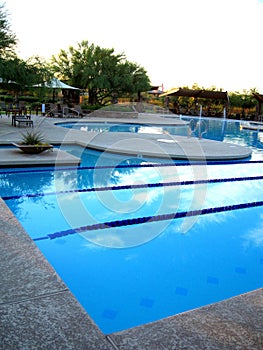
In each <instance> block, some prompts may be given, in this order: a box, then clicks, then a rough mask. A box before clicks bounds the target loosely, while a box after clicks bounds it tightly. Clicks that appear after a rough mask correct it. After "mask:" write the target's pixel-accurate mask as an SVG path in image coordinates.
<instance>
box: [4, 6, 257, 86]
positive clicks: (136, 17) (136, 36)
mask: <svg viewBox="0 0 263 350" xmlns="http://www.w3.org/2000/svg"><path fill="white" fill-rule="evenodd" d="M3 1H4V4H5V9H6V10H7V12H8V21H9V23H10V25H11V30H12V32H14V33H15V34H16V36H17V39H18V47H17V50H16V52H17V54H18V56H19V57H20V58H23V59H27V58H29V57H32V56H35V55H37V56H40V57H43V58H44V59H46V60H49V59H50V58H51V56H52V55H57V54H58V53H59V51H60V50H61V49H63V50H67V49H68V48H69V46H73V47H77V44H78V43H80V42H81V41H82V40H87V41H88V42H89V43H90V44H92V43H93V44H95V45H98V46H100V47H102V48H114V51H115V53H116V54H117V53H125V55H126V57H127V60H128V61H130V62H135V63H137V64H139V65H140V66H142V67H143V68H145V70H146V71H147V74H148V76H149V78H150V80H151V83H152V85H159V86H161V85H162V84H163V87H164V90H168V89H170V88H173V87H183V86H188V87H192V85H193V84H197V85H198V86H200V87H204V88H210V87H216V88H217V89H223V90H224V91H240V92H242V91H243V90H250V89H252V88H256V89H257V90H258V92H260V93H263V59H262V58H263V57H262V56H263V45H262V34H263V0H162V1H160V0H132V1H131V0H73V1H65V0H44V1H38V0H23V1H18V0H3ZM3 1H2V0H0V2H3Z"/></svg>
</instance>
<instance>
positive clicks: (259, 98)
mask: <svg viewBox="0 0 263 350" xmlns="http://www.w3.org/2000/svg"><path fill="white" fill-rule="evenodd" d="M253 96H254V97H255V99H256V100H257V102H258V107H257V119H258V120H260V121H262V119H263V116H262V115H263V111H262V105H263V95H261V94H258V93H256V92H253Z"/></svg>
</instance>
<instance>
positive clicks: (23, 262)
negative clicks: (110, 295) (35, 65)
mask: <svg viewBox="0 0 263 350" xmlns="http://www.w3.org/2000/svg"><path fill="white" fill-rule="evenodd" d="M41 118H42V117H34V118H33V120H34V124H35V125H36V124H38V123H39V124H40V128H41V130H42V131H43V132H45V133H46V135H47V136H48V138H49V141H50V142H51V143H52V142H53V143H54V142H62V141H66V142H73V141H74V138H75V137H76V136H79V135H80V133H81V132H80V131H70V132H69V131H68V130H67V129H63V128H59V127H53V123H54V121H53V120H52V119H48V118H45V119H41ZM21 131H22V127H21V129H19V128H14V127H11V122H10V120H8V119H7V118H6V119H4V117H3V118H2V119H0V142H1V143H6V144H9V143H10V142H14V141H16V142H17V141H19V137H20V136H21V135H20V132H21ZM81 135H85V137H84V136H83V137H84V139H83V140H82V142H84V143H85V142H87V139H86V137H87V134H85V133H82V134H81ZM93 136H94V135H93ZM158 137H159V136H158ZM94 140H97V141H98V140H99V139H96V137H95V138H94V137H93V138H92V141H93V143H94V142H95V141H94ZM97 141H96V142H97ZM155 141H156V140H155ZM108 142H109V141H108ZM157 142H159V141H158V140H157ZM115 143H116V140H113V144H115ZM163 143H164V144H165V142H163ZM100 144H101V143H100ZM167 144H169V142H167ZM107 147H108V145H107ZM111 147H112V144H111ZM0 242H1V244H0V256H1V260H0V271H1V283H0V349H1V350H19V349H21V350H30V349H32V350H38V349H45V350H53V349H54V350H57V349H63V350H65V349H72V350H82V349H83V350H84V349H86V350H102V349H103V350H104V349H105V350H106V349H107V350H116V349H119V350H163V349H167V350H172V349H176V350H180V349H186V350H188V349H192V350H201V349H202V350H203V349H207V350H213V349H217V350H219V349H220V350H231V349H233V350H234V349H235V350H236V349H240V350H245V349H246V350H251V349H253V350H260V349H263V332H262V329H263V290H262V289H260V290H257V291H254V292H251V293H247V294H244V295H241V296H238V297H235V298H231V299H228V300H225V301H223V302H220V303H216V304H212V305H209V306H206V307H203V308H200V309H197V310H194V311H191V312H186V313H183V314H181V315H177V316H173V317H170V318H166V319H163V320H160V321H158V322H153V323H151V324H146V325H144V326H141V327H135V328H131V329H128V330H125V331H123V332H117V333H114V334H110V335H108V336H106V335H104V334H102V333H101V331H100V330H99V329H98V327H97V326H96V325H95V324H94V322H93V321H92V319H91V318H90V317H89V315H88V314H87V313H86V312H85V310H84V309H83V308H82V307H81V305H80V304H79V303H78V301H77V300H76V299H75V298H74V296H73V295H72V294H71V292H70V291H69V290H68V288H67V287H66V286H65V284H64V282H63V281H62V280H61V279H60V278H59V276H58V275H57V274H56V272H55V271H54V270H53V268H52V267H51V266H50V265H49V263H48V262H47V261H46V259H45V258H44V256H43V255H42V254H41V253H40V251H39V250H38V248H37V247H36V246H35V244H34V243H33V241H32V240H31V239H30V238H29V236H28V235H27V233H26V232H25V231H24V230H23V228H22V227H21V226H20V224H19V223H18V222H17V220H16V218H15V217H14V215H13V214H12V213H11V211H10V210H9V209H8V208H7V206H6V204H5V203H4V202H3V201H2V200H1V199H0Z"/></svg>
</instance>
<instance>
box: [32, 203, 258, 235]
mask: <svg viewBox="0 0 263 350" xmlns="http://www.w3.org/2000/svg"><path fill="white" fill-rule="evenodd" d="M261 206H263V201H259V202H250V203H242V204H235V205H227V206H222V207H214V208H206V209H199V210H192V211H183V212H178V213H170V214H161V215H154V216H144V217H139V218H133V219H124V220H114V221H108V222H102V223H98V224H93V225H87V226H82V227H77V228H73V229H69V230H65V231H59V232H54V233H50V234H48V235H46V236H43V237H38V238H34V239H33V240H34V241H41V240H45V239H51V240H53V239H56V238H61V237H65V236H68V235H73V234H76V233H82V232H86V231H94V230H103V229H107V228H112V227H123V226H130V225H138V224H143V223H147V222H157V221H165V220H173V219H179V218H184V217H189V216H199V215H206V214H215V213H220V212H226V211H233V210H239V209H247V208H255V207H261Z"/></svg>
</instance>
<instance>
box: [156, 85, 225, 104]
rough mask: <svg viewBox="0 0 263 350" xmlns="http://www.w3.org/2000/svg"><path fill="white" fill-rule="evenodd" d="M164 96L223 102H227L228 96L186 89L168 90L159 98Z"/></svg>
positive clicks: (209, 91)
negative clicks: (209, 99)
mask: <svg viewBox="0 0 263 350" xmlns="http://www.w3.org/2000/svg"><path fill="white" fill-rule="evenodd" d="M164 96H178V97H179V96H184V97H194V98H211V99H219V100H225V101H227V102H228V94H227V91H213V90H204V89H201V90H193V89H186V88H179V89H178V88H173V89H171V90H168V91H166V92H164V93H163V94H161V95H160V97H164Z"/></svg>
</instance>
